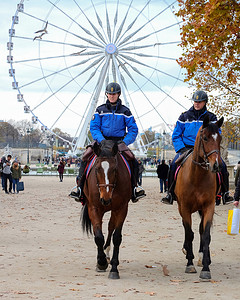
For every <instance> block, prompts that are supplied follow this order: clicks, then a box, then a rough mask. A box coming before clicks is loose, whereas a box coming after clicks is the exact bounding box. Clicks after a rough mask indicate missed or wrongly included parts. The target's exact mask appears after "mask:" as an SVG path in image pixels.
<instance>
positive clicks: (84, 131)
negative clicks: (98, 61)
mask: <svg viewBox="0 0 240 300" xmlns="http://www.w3.org/2000/svg"><path fill="white" fill-rule="evenodd" d="M109 59H110V56H108V57H107V59H106V62H105V64H104V66H103V67H102V70H101V72H100V75H99V81H98V82H99V84H98V86H97V89H96V92H95V95H94V97H93V101H92V103H91V107H90V109H89V111H88V114H87V116H86V119H85V121H84V124H83V127H82V130H81V133H80V135H79V137H78V140H77V142H76V145H75V147H74V149H73V152H74V153H76V151H77V148H78V147H84V145H85V142H86V140H87V131H88V128H89V124H90V121H91V118H92V116H93V114H94V111H95V109H96V106H97V102H98V99H99V95H100V93H101V90H102V86H103V82H104V79H105V77H106V73H107V70H108V65H109Z"/></svg>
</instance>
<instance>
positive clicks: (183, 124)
mask: <svg viewBox="0 0 240 300" xmlns="http://www.w3.org/2000/svg"><path fill="white" fill-rule="evenodd" d="M206 114H208V116H209V119H210V122H216V121H217V117H216V115H214V114H213V113H211V112H209V111H207V110H206V109H205V111H201V113H199V115H197V111H196V110H194V108H193V106H192V107H191V108H190V109H189V110H188V111H186V112H184V113H182V114H181V115H180V117H179V119H178V120H177V123H176V126H175V128H174V130H173V134H172V142H173V146H174V149H175V151H176V152H178V151H180V150H181V149H182V148H184V147H186V146H194V144H195V140H196V136H197V133H198V130H199V128H200V127H201V126H202V124H203V119H204V117H205V115H206Z"/></svg>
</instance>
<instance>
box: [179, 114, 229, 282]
mask: <svg viewBox="0 0 240 300" xmlns="http://www.w3.org/2000/svg"><path fill="white" fill-rule="evenodd" d="M222 123H223V117H222V118H221V119H220V120H218V121H217V122H216V123H209V118H208V116H207V117H205V119H204V121H203V125H202V127H201V128H200V129H199V131H198V134H197V137H196V141H195V145H194V150H193V152H192V153H191V155H190V156H189V157H188V159H187V160H186V162H185V163H184V164H183V166H182V167H181V168H180V170H179V174H178V178H177V182H176V187H175V194H176V198H177V202H178V210H179V213H180V215H181V217H182V222H183V226H184V230H185V240H184V245H183V252H184V254H186V259H187V266H186V270H185V272H186V273H196V269H195V267H194V265H193V259H194V255H193V249H192V242H193V238H194V233H193V231H192V219H191V215H192V213H194V212H196V211H199V213H200V216H201V223H200V226H199V233H200V249H199V254H200V256H199V257H202V261H201V264H199V266H202V270H201V273H200V278H201V279H203V280H209V279H211V273H210V269H209V265H210V264H211V258H210V250H209V244H210V241H211V235H210V228H211V225H212V220H213V214H214V208H215V196H216V192H217V181H216V173H217V172H219V167H220V165H221V158H220V142H221V136H220V134H219V128H220V127H221V126H222Z"/></svg>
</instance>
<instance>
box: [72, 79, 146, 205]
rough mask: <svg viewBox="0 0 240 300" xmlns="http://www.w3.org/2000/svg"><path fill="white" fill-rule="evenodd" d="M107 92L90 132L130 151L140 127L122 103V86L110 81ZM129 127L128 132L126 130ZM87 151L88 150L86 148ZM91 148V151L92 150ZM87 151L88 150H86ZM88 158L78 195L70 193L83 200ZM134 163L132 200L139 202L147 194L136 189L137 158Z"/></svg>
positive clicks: (79, 183)
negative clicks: (104, 101)
mask: <svg viewBox="0 0 240 300" xmlns="http://www.w3.org/2000/svg"><path fill="white" fill-rule="evenodd" d="M105 94H106V96H107V101H106V103H105V104H102V105H100V106H98V107H97V109H96V111H95V114H94V115H93V117H92V120H91V122H90V132H91V134H92V137H93V139H94V140H95V141H97V142H98V143H101V141H103V140H104V139H107V140H113V141H116V142H118V143H119V148H120V145H121V144H122V145H121V146H122V148H125V149H127V150H128V151H130V150H129V149H128V148H127V146H128V145H130V144H132V143H133V142H134V141H135V139H136V137H137V134H138V127H137V124H136V122H135V119H134V117H133V115H132V113H131V111H130V109H129V108H128V107H126V106H125V105H123V104H122V101H121V99H120V98H119V97H120V95H121V87H120V85H119V84H118V83H116V82H112V83H109V84H108V85H107V87H106V90H105ZM126 129H127V132H126ZM86 151H87V150H86ZM91 151H92V150H91V148H90V152H91ZM85 153H86V152H85ZM87 162H88V161H87V159H84V154H83V159H82V162H81V166H80V168H79V175H78V181H79V182H78V188H79V192H78V195H77V197H75V196H74V192H72V193H71V194H70V196H72V197H73V198H75V200H76V201H81V202H84V201H82V200H83V199H82V198H83V186H84V181H85V174H84V171H85V169H86V166H87ZM131 163H132V173H133V174H132V176H131V178H132V201H133V202H137V201H138V200H139V199H140V198H142V197H144V196H146V195H145V192H144V190H143V189H141V190H140V191H136V185H137V181H138V162H137V160H136V159H135V158H133V160H132V161H131Z"/></svg>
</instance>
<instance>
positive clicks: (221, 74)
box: [177, 0, 240, 122]
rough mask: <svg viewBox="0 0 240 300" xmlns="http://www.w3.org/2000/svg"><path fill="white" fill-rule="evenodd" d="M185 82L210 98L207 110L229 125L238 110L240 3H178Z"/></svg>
mask: <svg viewBox="0 0 240 300" xmlns="http://www.w3.org/2000/svg"><path fill="white" fill-rule="evenodd" d="M178 3H179V7H180V9H179V11H178V13H177V15H178V16H179V17H181V19H182V20H183V25H182V27H181V47H182V49H183V54H182V57H181V58H179V60H178V63H179V64H180V66H181V67H182V68H184V69H186V81H190V82H193V84H194V86H196V88H201V89H203V90H205V91H208V92H209V94H210V101H209V105H208V107H209V109H211V111H213V112H215V113H216V114H217V115H218V116H221V115H224V116H227V119H228V120H229V121H230V122H231V121H233V120H234V119H235V118H236V110H237V109H238V108H239V107H240V89H239V87H238V85H239V75H240V59H239V58H240V1H239V0H208V1H206V0H201V1H197V0H178Z"/></svg>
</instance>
